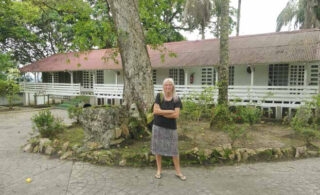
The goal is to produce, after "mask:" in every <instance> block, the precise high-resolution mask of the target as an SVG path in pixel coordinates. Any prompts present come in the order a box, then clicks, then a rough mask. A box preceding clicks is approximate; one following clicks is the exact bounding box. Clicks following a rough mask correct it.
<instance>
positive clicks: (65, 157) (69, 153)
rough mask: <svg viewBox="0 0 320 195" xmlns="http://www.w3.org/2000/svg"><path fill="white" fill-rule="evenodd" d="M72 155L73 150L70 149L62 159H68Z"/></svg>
mask: <svg viewBox="0 0 320 195" xmlns="http://www.w3.org/2000/svg"><path fill="white" fill-rule="evenodd" d="M70 156H72V151H68V152H66V153H64V154H63V155H62V156H61V157H60V160H64V159H67V158H68V157H70Z"/></svg>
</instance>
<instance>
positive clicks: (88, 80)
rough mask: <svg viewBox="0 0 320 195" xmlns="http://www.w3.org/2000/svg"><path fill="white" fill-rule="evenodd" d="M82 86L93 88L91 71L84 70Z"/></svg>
mask: <svg viewBox="0 0 320 195" xmlns="http://www.w3.org/2000/svg"><path fill="white" fill-rule="evenodd" d="M82 78H83V80H82V82H83V83H82V86H83V87H84V88H87V89H89V88H93V74H92V72H90V71H83V72H82Z"/></svg>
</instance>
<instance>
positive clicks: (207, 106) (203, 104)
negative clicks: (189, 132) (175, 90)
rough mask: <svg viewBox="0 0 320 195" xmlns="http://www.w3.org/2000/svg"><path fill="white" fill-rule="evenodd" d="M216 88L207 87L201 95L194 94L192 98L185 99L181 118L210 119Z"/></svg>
mask: <svg viewBox="0 0 320 195" xmlns="http://www.w3.org/2000/svg"><path fill="white" fill-rule="evenodd" d="M213 90H214V87H207V88H206V89H204V90H203V91H202V92H201V93H193V94H192V95H191V97H190V98H183V109H182V110H181V118H182V119H186V120H196V121H199V120H201V119H210V118H211V109H212V105H213V100H214V99H213V93H214V91H213Z"/></svg>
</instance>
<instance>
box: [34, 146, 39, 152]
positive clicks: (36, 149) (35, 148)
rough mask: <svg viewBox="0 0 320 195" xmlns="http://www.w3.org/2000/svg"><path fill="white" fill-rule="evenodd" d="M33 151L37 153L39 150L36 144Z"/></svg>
mask: <svg viewBox="0 0 320 195" xmlns="http://www.w3.org/2000/svg"><path fill="white" fill-rule="evenodd" d="M33 152H34V153H38V152H39V145H36V146H35V147H34V148H33Z"/></svg>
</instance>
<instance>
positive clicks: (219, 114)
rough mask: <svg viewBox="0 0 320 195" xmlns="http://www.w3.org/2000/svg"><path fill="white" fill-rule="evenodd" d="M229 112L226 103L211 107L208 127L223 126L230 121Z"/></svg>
mask: <svg viewBox="0 0 320 195" xmlns="http://www.w3.org/2000/svg"><path fill="white" fill-rule="evenodd" d="M232 122H233V121H232V118H231V112H230V111H229V107H228V106H227V105H217V106H216V107H214V108H212V119H211V122H210V127H211V128H213V127H217V128H223V127H224V126H225V125H226V124H230V123H232Z"/></svg>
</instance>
